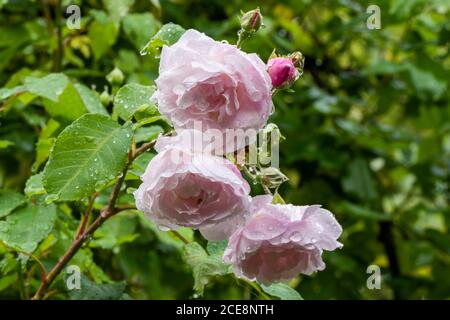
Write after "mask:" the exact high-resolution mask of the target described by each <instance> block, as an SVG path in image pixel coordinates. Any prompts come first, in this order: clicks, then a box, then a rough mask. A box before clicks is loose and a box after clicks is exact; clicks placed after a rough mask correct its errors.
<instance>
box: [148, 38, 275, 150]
mask: <svg viewBox="0 0 450 320" xmlns="http://www.w3.org/2000/svg"><path fill="white" fill-rule="evenodd" d="M155 82H156V85H157V91H156V92H155V94H154V95H153V97H152V99H153V100H154V101H156V102H157V104H158V108H159V110H160V112H161V113H162V114H164V115H166V116H167V117H168V118H169V119H170V120H171V121H172V123H173V125H174V127H175V128H176V129H180V128H188V129H192V128H194V125H195V122H200V123H201V125H202V129H201V130H202V131H205V130H207V129H217V130H219V132H222V133H223V134H225V131H226V129H242V130H247V129H254V130H258V129H260V128H261V127H263V126H264V124H265V123H266V122H267V119H268V117H269V115H270V112H271V110H272V96H271V89H272V88H271V81H270V77H269V75H268V74H267V71H266V66H265V64H264V63H263V62H262V60H261V59H260V58H259V57H258V56H257V55H256V54H248V53H245V52H242V51H241V50H239V49H238V48H237V47H236V46H234V45H230V44H228V43H225V42H218V41H214V40H213V39H211V38H209V37H207V36H206V35H205V34H203V33H200V32H198V31H196V30H192V29H191V30H187V31H186V32H185V33H184V34H183V36H182V37H181V38H180V39H179V40H178V42H177V43H175V44H174V45H172V46H170V47H168V46H164V47H163V49H162V52H161V61H160V65H159V77H158V79H157V80H156V81H155ZM197 129H198V128H197ZM224 141H225V143H226V144H227V145H226V147H227V152H232V151H235V150H236V149H238V148H240V147H242V145H240V143H237V144H236V146H230V145H229V142H230V141H232V139H229V137H227V139H226V140H224ZM244 145H245V144H244Z"/></svg>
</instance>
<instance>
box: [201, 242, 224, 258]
mask: <svg viewBox="0 0 450 320" xmlns="http://www.w3.org/2000/svg"><path fill="white" fill-rule="evenodd" d="M227 245H228V241H227V240H222V241H208V244H207V245H206V250H207V251H208V253H209V254H210V255H212V256H213V255H218V256H221V257H222V256H223V252H224V251H225V248H226V247H227Z"/></svg>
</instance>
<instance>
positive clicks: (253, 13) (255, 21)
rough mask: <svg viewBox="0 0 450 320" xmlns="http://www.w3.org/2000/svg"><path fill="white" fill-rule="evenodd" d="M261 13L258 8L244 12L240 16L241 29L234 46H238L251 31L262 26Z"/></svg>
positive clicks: (253, 31)
mask: <svg viewBox="0 0 450 320" xmlns="http://www.w3.org/2000/svg"><path fill="white" fill-rule="evenodd" d="M262 19H263V17H262V15H261V12H260V11H259V8H256V9H254V10H250V11H248V12H245V13H244V14H242V16H241V21H240V23H241V30H239V32H238V37H239V38H238V42H237V44H236V46H237V47H238V48H239V47H240V46H241V45H242V43H243V42H244V41H245V40H247V39H248V38H249V37H250V36H251V35H252V34H253V33H255V32H256V31H258V30H259V29H260V28H261V27H262V26H263V23H262Z"/></svg>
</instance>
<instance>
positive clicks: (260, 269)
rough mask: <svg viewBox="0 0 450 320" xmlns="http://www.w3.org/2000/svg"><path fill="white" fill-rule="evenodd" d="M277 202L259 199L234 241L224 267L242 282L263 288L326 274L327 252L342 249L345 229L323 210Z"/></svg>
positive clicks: (226, 251) (228, 249) (251, 208)
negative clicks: (230, 268)
mask: <svg viewBox="0 0 450 320" xmlns="http://www.w3.org/2000/svg"><path fill="white" fill-rule="evenodd" d="M271 200H272V197H271V196H268V195H266V196H257V197H254V198H253V200H252V203H251V207H250V214H251V216H250V217H249V218H248V220H247V222H246V223H245V225H243V226H241V227H239V228H238V229H237V230H236V231H235V233H234V234H233V235H232V236H231V238H230V240H229V243H228V247H227V249H226V250H225V252H224V261H225V262H227V263H231V264H232V265H233V269H234V272H235V274H236V275H237V276H238V277H243V278H247V279H249V280H252V281H253V280H257V281H259V282H261V283H263V284H270V283H273V282H278V281H286V280H289V279H292V278H294V277H296V276H297V275H298V274H299V273H303V274H306V275H310V274H312V273H313V272H315V271H319V270H323V269H324V268H325V263H324V262H323V260H322V257H321V255H322V251H323V250H328V251H332V250H335V249H336V248H340V247H342V244H341V243H340V242H338V241H337V239H338V238H339V236H340V235H341V233H342V228H341V226H340V225H339V223H338V222H337V221H336V219H335V218H334V216H333V215H332V214H331V213H330V212H329V211H327V210H325V209H322V208H320V206H318V205H313V206H294V205H290V204H287V205H280V204H271Z"/></svg>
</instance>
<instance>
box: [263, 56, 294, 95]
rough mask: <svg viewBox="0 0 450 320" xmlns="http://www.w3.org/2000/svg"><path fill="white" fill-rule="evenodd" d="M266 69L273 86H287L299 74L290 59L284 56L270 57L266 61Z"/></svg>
mask: <svg viewBox="0 0 450 320" xmlns="http://www.w3.org/2000/svg"><path fill="white" fill-rule="evenodd" d="M267 71H268V72H269V75H270V78H271V80H272V86H273V87H274V88H281V87H289V86H290V85H292V83H294V81H295V80H297V78H298V76H299V72H298V71H297V68H296V67H295V65H294V63H293V62H292V60H291V59H290V58H286V57H278V58H272V59H270V60H269V62H268V63H267Z"/></svg>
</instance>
